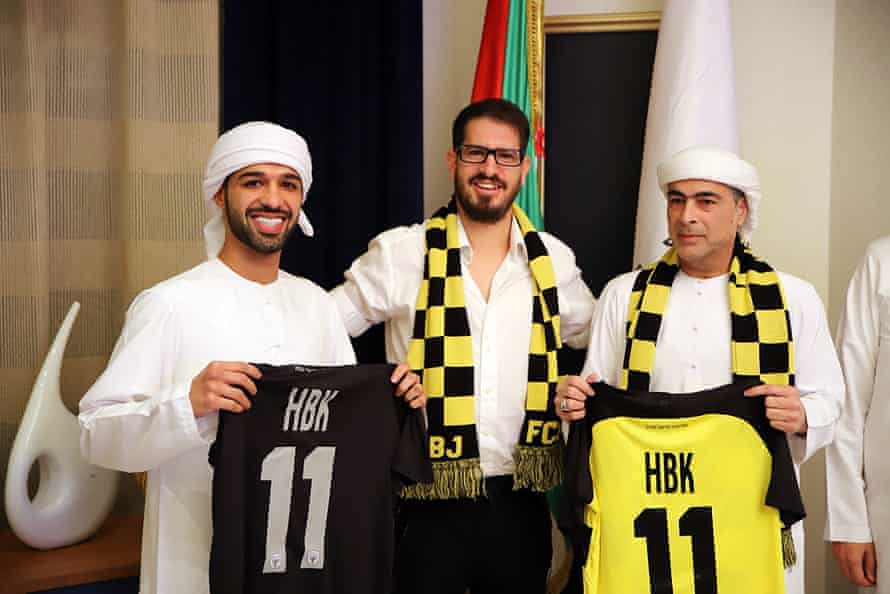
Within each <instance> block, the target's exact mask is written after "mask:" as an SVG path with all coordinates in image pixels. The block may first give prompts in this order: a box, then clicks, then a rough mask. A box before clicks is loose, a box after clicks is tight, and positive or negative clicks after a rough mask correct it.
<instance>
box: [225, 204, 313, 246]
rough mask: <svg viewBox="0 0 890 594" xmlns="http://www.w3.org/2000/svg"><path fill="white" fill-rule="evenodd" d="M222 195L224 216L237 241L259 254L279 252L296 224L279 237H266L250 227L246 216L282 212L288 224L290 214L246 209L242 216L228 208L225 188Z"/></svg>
mask: <svg viewBox="0 0 890 594" xmlns="http://www.w3.org/2000/svg"><path fill="white" fill-rule="evenodd" d="M223 196H224V197H225V217H226V220H227V221H228V222H229V228H230V229H231V230H232V235H234V236H235V238H236V239H237V240H238V241H240V242H241V243H243V244H244V245H246V246H247V247H249V248H251V249H253V250H254V251H256V252H258V253H260V254H274V253H275V252H280V251H281V250H282V249H283V248H284V245H285V244H286V243H287V242H288V240H289V239H290V238H291V236H292V235H293V234H294V231H295V230H296V228H297V226H296V225H291V227H290V228H288V229H286V230H285V232H284V233H283V234H282V235H280V236H279V237H277V238H267V237H265V236H263V235H262V234H261V233H259V232H257V231H256V230H254V229H253V228H252V227H250V225H249V224H248V222H247V217H249V216H250V215H251V214H253V213H255V212H260V213H263V212H267V213H269V214H272V213H282V214H285V215H286V216H287V219H286V220H287V222H286V223H285V224H289V223H290V220H291V216H292V215H291V214H289V213H284V212H282V211H264V210H258V209H253V210H250V209H248V210H246V211H245V212H244V216H243V217H242V216H239V214H238V213H236V212H233V211H232V210H231V209H230V208H229V194H228V192H227V191H226V190H225V189H224V190H223Z"/></svg>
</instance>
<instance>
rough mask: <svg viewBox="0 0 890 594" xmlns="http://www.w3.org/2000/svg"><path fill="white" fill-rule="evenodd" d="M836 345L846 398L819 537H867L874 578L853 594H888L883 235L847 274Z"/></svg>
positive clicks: (889, 428)
mask: <svg viewBox="0 0 890 594" xmlns="http://www.w3.org/2000/svg"><path fill="white" fill-rule="evenodd" d="M837 344H838V353H839V355H840V359H841V365H842V366H843V370H844V378H845V379H846V382H847V398H846V401H845V406H844V414H843V415H842V416H841V418H840V419H839V420H838V424H837V430H836V437H835V442H834V443H833V444H832V445H831V446H829V447H828V449H827V450H826V452H825V462H826V478H827V483H828V484H827V487H828V496H827V500H828V516H827V522H826V527H825V538H826V539H827V540H830V541H842V542H874V543H875V550H876V553H877V559H878V572H877V573H878V583H877V586H876V587H875V588H861V589H860V592H874V593H876V594H890V237H885V238H883V239H879V240H877V241H875V242H874V243H872V244H871V245H870V246H869V247H868V249H867V250H866V253H865V258H864V259H863V261H862V262H861V263H860V264H859V267H858V268H857V269H856V272H855V273H854V274H853V279H852V280H851V281H850V286H849V288H848V290H847V301H846V304H845V306H844V310H843V312H842V314H841V321H840V325H839V330H838V335H837Z"/></svg>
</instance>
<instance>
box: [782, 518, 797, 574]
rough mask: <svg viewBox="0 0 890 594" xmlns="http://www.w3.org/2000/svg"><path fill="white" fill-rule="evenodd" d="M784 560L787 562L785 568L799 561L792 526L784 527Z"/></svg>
mask: <svg viewBox="0 0 890 594" xmlns="http://www.w3.org/2000/svg"><path fill="white" fill-rule="evenodd" d="M782 562H783V563H784V564H785V569H788V568H789V567H792V566H794V564H795V563H797V551H796V550H795V549H794V539H793V538H792V537H791V528H782Z"/></svg>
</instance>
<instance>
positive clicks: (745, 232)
mask: <svg viewBox="0 0 890 594" xmlns="http://www.w3.org/2000/svg"><path fill="white" fill-rule="evenodd" d="M684 179H703V180H708V181H714V182H718V183H721V184H724V185H727V186H730V187H732V188H735V189H737V190H739V191H740V192H743V193H744V194H745V198H747V199H748V217H747V219H745V223H744V224H743V225H742V226H741V227H740V228H739V235H740V236H741V238H742V241H743V242H745V243H748V242H749V241H750V239H751V235H752V234H753V233H754V230H755V229H756V228H757V209H758V207H759V206H760V198H761V194H760V177H759V176H758V175H757V169H755V168H754V166H753V165H751V164H750V163H748V162H747V161H745V160H743V159H741V158H739V157H738V155H736V154H734V153H731V152H729V151H727V150H724V149H719V148H715V147H709V146H694V147H690V148H687V149H685V150H682V151H680V152H679V153H677V154H675V155H674V156H672V157H671V158H669V159H668V160H666V161H664V162H662V163H660V164H659V165H658V185H659V187H660V188H661V191H662V192H664V195H665V196H667V191H668V184H670V183H672V182H675V181H680V180H684Z"/></svg>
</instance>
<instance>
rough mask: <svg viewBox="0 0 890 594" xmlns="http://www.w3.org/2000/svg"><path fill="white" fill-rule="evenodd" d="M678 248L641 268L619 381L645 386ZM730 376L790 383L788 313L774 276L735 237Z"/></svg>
mask: <svg viewBox="0 0 890 594" xmlns="http://www.w3.org/2000/svg"><path fill="white" fill-rule="evenodd" d="M679 269H680V266H679V262H678V260H677V252H676V250H674V249H673V248H671V249H669V250H668V251H667V252H665V254H664V256H662V257H661V260H659V261H658V262H656V263H655V264H653V265H651V266H648V267H646V268H644V269H642V270H640V272H639V274H637V277H636V280H635V281H634V286H633V291H632V292H631V294H630V301H629V303H628V307H627V310H628V311H627V343H626V347H625V349H624V364H623V368H622V371H621V387H622V388H628V389H632V390H648V389H649V380H650V378H651V376H652V369H653V366H654V364H655V343H656V341H657V339H658V331H659V328H661V320H662V317H663V316H664V311H665V308H666V307H667V303H668V297H669V296H670V292H671V285H672V284H673V282H674V277H675V276H676V275H677V271H678V270H679ZM729 310H730V316H731V320H732V373H733V381H734V382H737V381H741V380H745V379H750V378H757V379H760V380H761V381H762V382H763V383H766V384H777V385H788V386H793V385H794V342H793V340H792V336H791V318H790V317H789V316H788V307H787V306H786V304H785V295H784V293H783V291H782V286H781V284H780V283H779V276H778V275H777V274H776V271H775V270H773V269H772V267H770V265H769V264H767V263H766V262H764V261H763V260H759V259H758V258H756V257H755V256H754V254H752V253H751V251H750V250H749V249H748V248H747V247H745V246H744V245H743V244H742V243H741V242H740V241H739V240H738V239H736V244H735V247H734V249H733V255H732V262H731V263H730V268H729Z"/></svg>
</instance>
